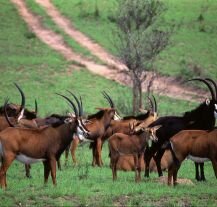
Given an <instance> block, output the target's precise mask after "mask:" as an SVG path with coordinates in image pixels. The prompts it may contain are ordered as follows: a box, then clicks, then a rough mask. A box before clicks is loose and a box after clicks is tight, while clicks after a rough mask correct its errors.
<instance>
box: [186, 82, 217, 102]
mask: <svg viewBox="0 0 217 207" xmlns="http://www.w3.org/2000/svg"><path fill="white" fill-rule="evenodd" d="M194 80H197V81H201V82H203V83H205V84H206V86H207V87H208V88H209V91H210V93H211V96H212V99H213V100H215V94H214V91H213V88H212V87H211V86H210V84H209V83H208V82H207V81H206V80H204V79H202V78H192V79H190V80H187V82H188V81H194Z"/></svg>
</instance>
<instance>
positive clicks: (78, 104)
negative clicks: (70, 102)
mask: <svg viewBox="0 0 217 207" xmlns="http://www.w3.org/2000/svg"><path fill="white" fill-rule="evenodd" d="M67 92H69V93H70V94H71V95H72V96H73V97H74V99H75V101H76V103H77V106H78V111H79V116H82V114H81V111H82V110H81V104H80V102H79V100H78V98H77V96H76V95H75V94H73V93H72V92H71V91H69V90H67Z"/></svg>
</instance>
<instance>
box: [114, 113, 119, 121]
mask: <svg viewBox="0 0 217 207" xmlns="http://www.w3.org/2000/svg"><path fill="white" fill-rule="evenodd" d="M114 120H121V117H120V116H119V115H118V114H117V112H115V115H114Z"/></svg>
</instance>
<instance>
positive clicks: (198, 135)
mask: <svg viewBox="0 0 217 207" xmlns="http://www.w3.org/2000/svg"><path fill="white" fill-rule="evenodd" d="M170 149H171V151H172V155H173V159H174V160H173V162H172V164H171V166H170V167H169V169H168V185H171V183H172V177H173V184H174V185H176V184H177V173H178V170H179V168H180V166H181V163H182V161H183V160H184V159H185V158H186V157H188V158H189V159H191V160H193V161H195V162H204V161H207V160H208V159H209V160H210V161H211V162H212V166H213V169H214V172H215V176H216V178H217V129H215V130H213V131H210V132H208V131H204V130H183V131H180V132H179V133H178V134H176V135H175V136H173V137H172V138H171V139H170Z"/></svg>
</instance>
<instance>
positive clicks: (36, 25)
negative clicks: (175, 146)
mask: <svg viewBox="0 0 217 207" xmlns="http://www.w3.org/2000/svg"><path fill="white" fill-rule="evenodd" d="M11 2H13V3H14V4H15V5H16V7H17V9H18V11H19V14H20V15H21V16H22V18H23V19H24V21H25V22H26V23H27V25H28V27H29V28H30V29H31V30H32V31H33V32H34V33H35V34H36V36H37V37H38V38H39V39H40V40H41V41H42V42H44V43H46V44H47V45H49V46H50V47H51V48H53V49H54V50H56V51H58V52H59V53H61V54H62V55H63V56H64V57H65V59H66V60H73V61H75V62H77V63H79V64H81V65H83V66H84V67H86V68H87V69H88V70H89V71H91V72H92V73H95V74H97V75H100V76H103V77H105V78H107V79H111V80H115V81H116V82H118V83H121V84H124V85H128V86H130V85H131V81H130V78H129V76H127V75H124V74H123V73H122V72H123V71H125V70H126V66H124V65H123V64H122V63H120V62H119V61H118V60H117V59H116V58H115V57H113V56H112V55H111V54H109V53H108V52H107V51H106V50H105V49H103V48H102V47H101V46H99V45H98V44H96V43H95V42H93V41H92V40H91V39H90V38H88V37H87V36H85V35H84V34H82V33H81V32H79V31H77V30H76V29H75V28H74V27H73V25H72V23H71V22H70V21H69V20H68V19H66V18H65V17H63V16H62V15H61V14H60V12H59V11H58V10H57V8H55V7H54V5H52V3H51V2H50V0H36V2H37V3H38V4H40V5H41V6H42V7H44V8H45V10H46V12H47V14H48V15H49V16H50V17H51V19H52V20H53V21H54V22H55V24H57V25H58V26H59V27H60V28H61V29H62V30H63V31H64V32H65V33H66V34H68V35H69V36H70V37H71V38H73V39H74V40H75V41H77V42H78V43H79V44H80V45H81V46H83V47H86V48H87V49H88V50H89V51H90V52H91V53H92V54H93V55H95V56H96V57H98V58H99V59H101V60H102V61H103V62H105V65H100V64H97V63H95V62H93V61H90V60H88V59H87V58H85V57H82V56H81V55H79V54H77V53H75V52H74V51H73V49H72V48H71V47H69V46H68V45H67V44H66V43H65V42H64V39H63V38H62V37H61V35H60V34H57V33H55V32H53V31H51V30H49V29H47V28H45V27H44V26H43V25H42V22H41V19H40V18H39V17H38V16H36V15H34V14H33V13H31V11H30V10H29V9H28V8H27V7H26V4H25V1H24V0H11ZM152 75H153V74H152V73H149V74H148V78H149V79H150V78H151V76H152ZM143 89H144V91H145V89H146V84H144V85H143ZM151 89H152V90H153V91H154V92H157V93H159V94H162V95H167V96H170V97H173V98H177V99H185V100H192V99H201V100H204V96H205V95H206V94H205V93H203V92H202V91H195V90H194V89H191V88H189V87H184V86H183V85H181V84H178V83H177V80H175V79H174V78H168V77H157V78H156V79H155V80H154V81H153V87H152V88H151Z"/></svg>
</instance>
